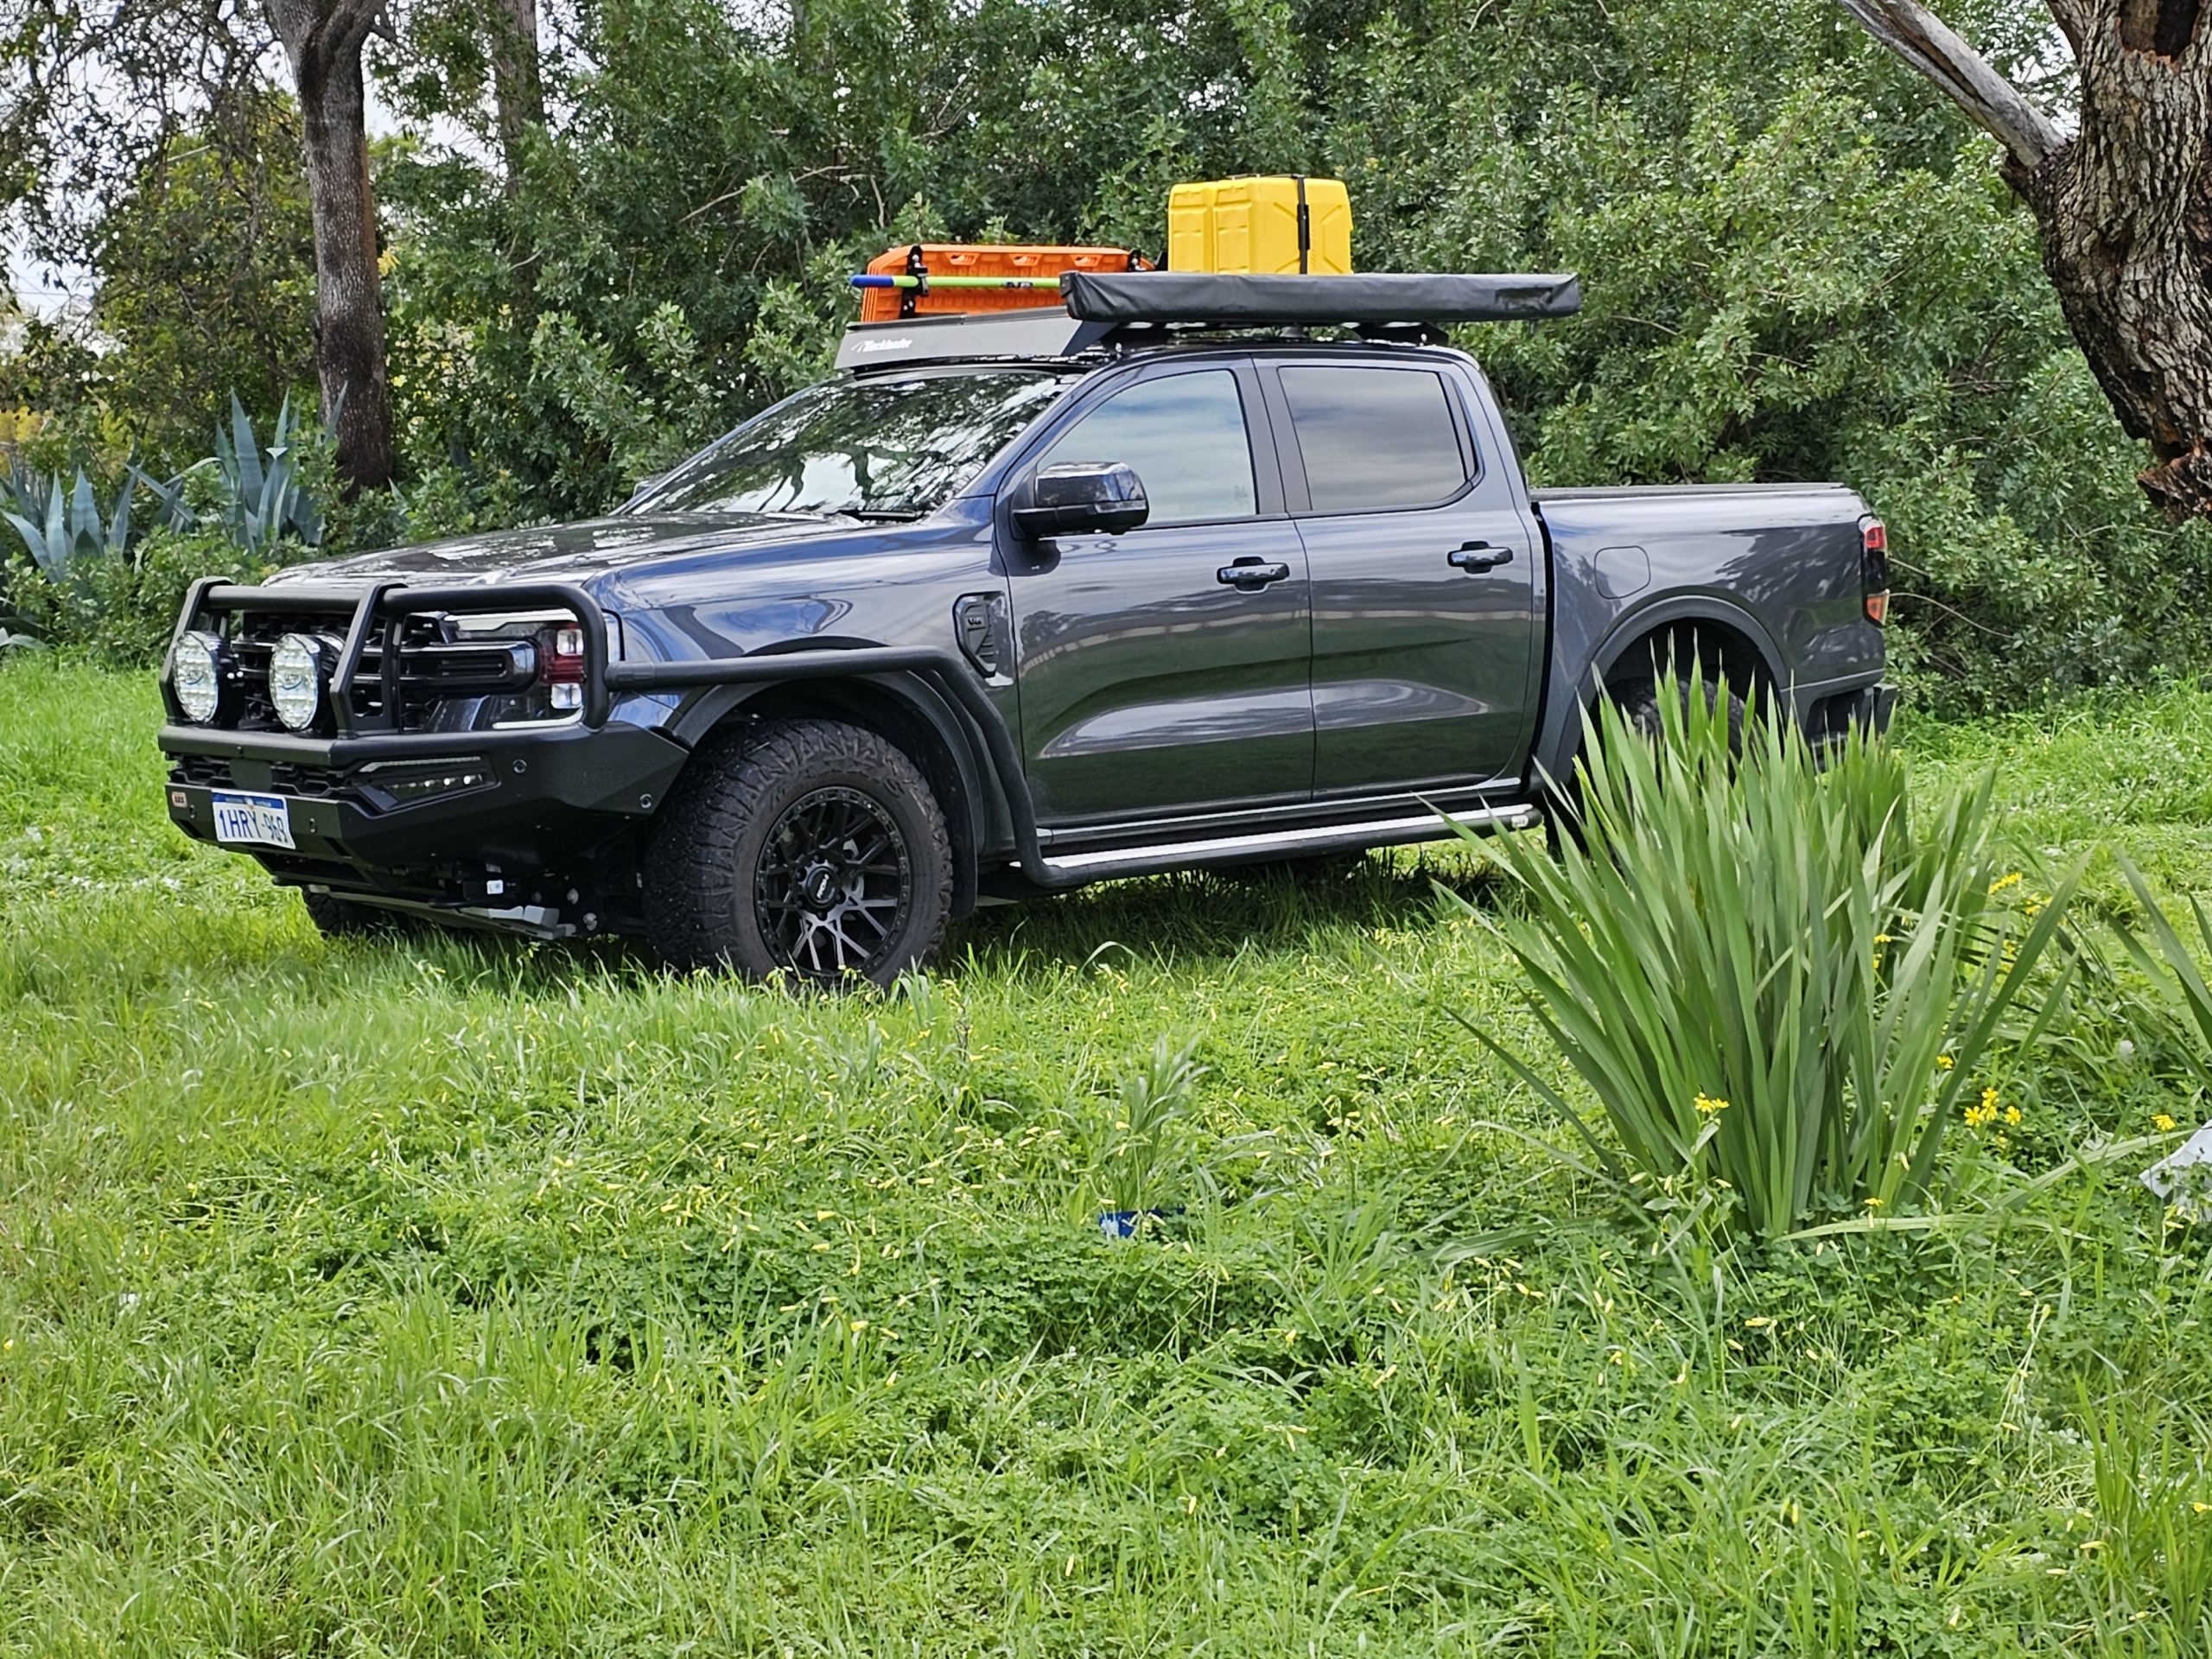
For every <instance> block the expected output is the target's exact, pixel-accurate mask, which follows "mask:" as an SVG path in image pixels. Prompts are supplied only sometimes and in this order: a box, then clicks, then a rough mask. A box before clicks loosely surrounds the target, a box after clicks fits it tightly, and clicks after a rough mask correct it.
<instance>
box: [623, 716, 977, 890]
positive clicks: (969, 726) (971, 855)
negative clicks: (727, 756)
mask: <svg viewBox="0 0 2212 1659" xmlns="http://www.w3.org/2000/svg"><path fill="white" fill-rule="evenodd" d="M794 697H797V698H802V699H804V704H805V706H807V707H809V708H811V709H817V710H827V711H829V712H833V713H836V712H842V713H845V714H848V715H850V716H851V717H852V718H853V720H854V721H855V722H857V723H860V724H863V725H871V726H873V727H874V728H877V729H883V728H889V729H887V730H885V735H886V736H888V737H890V738H892V739H893V741H901V742H902V746H903V747H915V746H914V745H913V744H912V741H910V740H911V739H912V738H914V737H917V736H918V737H920V738H921V739H922V745H921V747H924V748H925V753H923V754H920V755H918V756H917V757H916V759H917V760H918V761H919V762H920V764H921V766H922V769H923V772H924V774H925V776H926V777H928V779H930V782H931V786H932V788H933V789H934V791H935V792H936V793H937V794H938V797H939V802H938V804H939V805H940V806H941V807H942V808H943V810H944V818H945V831H946V836H947V838H948V839H949V840H950V842H951V843H952V859H953V878H952V913H953V914H954V915H955V916H965V915H967V914H968V913H969V912H971V911H973V910H974V909H975V907H976V896H977V892H978V882H979V878H980V871H981V868H982V863H983V860H984V855H985V854H986V853H987V852H988V851H991V850H995V849H1000V848H1004V847H1007V846H1010V845H1011V844H1012V842H1013V841H1014V834H1013V830H1012V828H1011V823H1012V815H1011V813H1010V811H1009V810H1008V807H1007V798H1006V792H1005V791H1004V789H1003V788H1002V787H1001V785H1000V783H999V779H998V776H997V770H996V768H995V766H992V764H991V761H990V756H989V752H988V747H986V745H985V744H984V742H983V740H982V735H981V734H979V733H977V732H976V729H975V726H974V722H973V721H972V720H971V719H970V718H969V716H968V715H966V714H965V712H964V711H963V710H962V709H959V708H958V706H957V705H956V704H955V703H954V702H952V701H951V700H950V698H948V697H947V696H945V695H944V692H943V691H942V690H939V689H938V687H937V686H936V685H934V684H932V683H931V680H930V679H929V677H926V676H925V675H924V674H919V673H914V672H893V673H882V674H855V675H854V676H851V677H830V678H819V677H808V678H804V679H800V678H796V677H795V678H792V679H788V680H784V679H764V680H758V681H753V682H749V683H739V684H731V685H703V686H701V687H699V688H698V689H697V690H695V691H693V692H691V693H690V695H688V696H685V697H684V698H683V701H682V702H681V703H680V704H679V705H678V706H677V709H676V711H675V714H674V715H673V717H672V718H671V720H670V721H668V723H667V724H666V725H665V726H664V727H663V728H662V730H663V731H664V732H665V733H666V734H667V735H668V736H670V737H671V738H673V739H675V740H676V741H677V742H679V743H681V744H682V745H683V747H685V748H686V749H696V747H698V746H699V745H700V744H701V743H702V742H703V741H706V739H707V738H708V737H709V735H710V734H712V733H713V732H714V731H715V729H716V728H718V727H720V726H721V725H722V724H723V723H724V722H725V721H728V720H729V719H730V718H731V716H733V715H738V714H740V713H741V712H743V711H745V710H746V709H748V708H754V707H757V706H759V705H763V704H768V705H774V704H778V703H785V702H787V701H788V700H790V699H791V698H794ZM887 716H888V717H887Z"/></svg>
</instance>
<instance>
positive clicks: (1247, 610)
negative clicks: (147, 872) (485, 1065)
mask: <svg viewBox="0 0 2212 1659" xmlns="http://www.w3.org/2000/svg"><path fill="white" fill-rule="evenodd" d="M1062 289H1063V291H1062V294H1061V296H1059V297H1060V302H1059V303H1058V304H1057V305H1053V306H1051V307H1048V308H1031V309H1027V310H1020V311H1008V310H1001V311H995V312H993V313H990V314H988V315H974V316H968V315H915V316H906V317H899V318H896V319H893V320H891V321H883V322H877V323H869V324H863V325H860V326H857V327H854V328H853V329H852V330H851V331H850V332H849V334H848V336H847V337H846V339H845V340H844V342H843V345H842V348H841V350H840V353H839V367H838V371H837V372H836V374H835V375H834V377H833V378H830V379H829V380H827V381H825V382H824V383H823V384H821V385H816V386H813V387H811V388H810V389H808V390H806V391H801V392H799V393H798V395H796V396H795V397H791V398H789V399H787V400H785V402H783V403H781V404H777V405H776V406H774V407H773V408H772V409H770V410H767V411H766V412H765V413H764V414H762V415H760V416H757V417H756V418H754V419H753V420H752V421H749V422H747V423H746V424H745V425H743V426H741V427H740V428H739V429H737V430H736V431H734V432H733V433H731V434H730V435H728V436H727V437H725V438H723V439H721V441H720V442H715V443H714V444H711V445H709V447H708V448H705V449H702V451H700V452H699V453H698V454H696V455H695V456H693V457H692V458H691V459H690V461H686V462H684V463H683V465H682V466H680V467H677V469H676V470H675V471H674V472H672V473H671V474H668V475H666V476H665V477H664V478H662V479H661V480H658V481H656V482H655V483H654V484H653V485H652V486H650V487H648V488H647V489H645V491H644V492H642V493H641V494H640V495H639V498H638V499H635V500H634V501H632V503H630V504H629V505H627V506H626V507H624V508H623V509H622V510H620V512H615V513H613V514H612V515H610V516H608V517H606V518H599V519H595V520H593V521H591V522H588V523H585V524H574V525H569V526H566V527H562V528H553V529H538V530H524V531H511V532H506V533H503V534H499V535H487V536H481V537H471V538H468V539H465V540H461V541H453V542H447V543H438V544H435V545H431V546H424V547H413V548H406V549H402V550H396V551H391V552H385V553H377V554H371V555H367V556H359V557H354V558H348V559H341V560H336V561H333V562H329V563H323V564H320V565H316V566H312V567H307V568H302V569H295V570H291V571H288V572H286V573H285V574H283V575H281V576H279V577H277V578H276V579H274V580H272V581H271V582H269V583H267V584H266V585H264V586H261V587H256V588H243V587H234V586H230V585H227V584H224V583H220V582H213V581H211V582H202V583H200V584H198V585H196V586H195V587H194V589H193V591H192V593H191V594H190V595H189V597H188V600H187V601H186V604H185V607H184V612H183V614H182V616H181V619H180V620H179V623H178V627H177V631H176V634H175V640H174V642H173V644H172V645H171V648H170V652H169V655H168V662H167V664H166V665H165V668H164V671H163V674H162V690H163V696H164V697H165V699H166V701H167V703H168V723H167V724H166V725H165V726H164V727H163V728H162V733H161V739H160V741H161V746H162V750H163V751H164V753H166V754H167V756H168V760H169V763H170V768H171V770H170V774H169V783H168V805H169V812H170V816H171V817H172V818H173V819H174V820H175V822H176V823H178V824H179V825H180V826H181V827H182V828H183V829H185V830H186V831H187V832H188V834H190V835H193V836H197V837H199V838H200V839H203V840H207V841H212V842H217V843H219V844H221V845H224V846H227V847H232V848H234V849H238V850H239V851H242V852H245V853H247V854H249V855H251V856H253V857H255V858H257V859H258V860H259V861H261V862H262V863H263V864H264V866H265V867H266V868H268V870H269V871H270V874H272V875H273V876H274V877H275V878H276V879H277V880H278V881H279V882H282V883H284V884H286V885H289V886H293V887H299V888H301V889H302V890H303V891H304V893H306V895H307V898H308V906H309V908H310V909H311V911H312V912H313V913H314V915H315V919H316V920H317V922H318V923H319V924H321V925H322V926H323V927H325V928H326V929H327V930H334V931H343V930H349V929H359V928H367V927H371V926H374V925H379V924H385V925H389V924H391V923H392V922H394V921H401V920H405V919H408V918H415V919H418V920H419V919H424V918H429V919H435V920H440V921H445V922H450V923H461V924H470V925H481V926H491V927H499V928H506V929H512V930H516V931H524V932H527V933H531V934H535V935H537V936H539V937H543V938H555V937H563V936H569V935H583V934H593V933H600V932H615V933H625V934H638V935H642V936H643V937H645V938H646V939H648V940H649V941H650V942H651V943H652V946H653V947H654V948H655V949H656V950H658V951H659V952H660V953H661V954H662V955H663V956H664V957H666V958H668V959H669V960H671V962H674V963H683V964H709V963H713V964H725V965H728V966H729V967H732V968H734V969H738V970H740V971H741V972H743V973H745V974H747V975H751V976H771V975H774V974H778V973H784V974H787V975H792V976H798V977H801V978H804V979H810V980H821V981H828V982H835V981H838V980H840V979H842V978H844V977H845V976H854V975H856V976H862V977H865V978H867V979H869V980H873V981H875V982H879V983H881V982H888V981H889V980H890V979H891V978H892V977H893V976H895V975H896V974H898V973H899V971H901V970H902V969H905V968H906V967H908V966H909V965H911V964H912V963H916V962H918V961H920V960H922V959H924V958H925V957H927V956H928V955H929V953H930V951H931V950H932V949H933V948H934V947H935V946H936V944H938V940H939V938H941V937H942V935H943V933H944V928H945V925H946V924H947V922H948V920H950V919H951V918H956V917H958V916H961V915H963V914H965V913H967V912H969V910H971V909H972V908H973V907H974V906H976V904H977V903H978V902H979V900H980V899H983V898H986V897H996V898H1001V899H1018V898H1022V897H1025V896H1029V895H1034V894H1038V893H1046V892H1051V891H1054V890H1058V889H1063V888H1068V887H1076V886H1078V885H1081V884H1083V883H1085V882H1090V881H1096V880H1105V879H1108V878H1110V877H1116V876H1124V875H1133V874H1140V873H1144V872H1150V871H1160V870H1169V869H1179V868H1192V867H1204V866H1211V865H1224V864H1234V863H1240V862H1249V861H1264V860H1269V859H1282V858H1288V857H1295V856H1300V855H1309V854H1316V853H1323V852H1330V851H1336V850H1340V849H1361V848H1369V847H1377V846H1385V845H1389V844H1393V843H1397V842H1408V841H1416V840H1422V839H1427V838H1429V837H1432V836H1437V835H1439V834H1441V833H1446V828H1445V825H1444V823H1443V820H1442V817H1440V815H1441V814H1448V815H1449V816H1450V817H1452V819H1455V820H1456V821H1458V822H1459V823H1464V824H1468V825H1471V826H1475V827H1478V828H1488V829H1511V828H1521V827H1526V826H1529V825H1531V824H1534V823H1537V822H1538V821H1539V820H1540V817H1541V811H1542V808H1543V804H1544V801H1545V798H1546V786H1547V780H1548V779H1555V778H1565V777H1567V776H1569V775H1571V766H1572V761H1573V753H1574V750H1575V745H1576V743H1577V741H1579V738H1580V732H1581V729H1582V714H1583V710H1584V709H1585V707H1586V704H1587V702H1588V700H1589V699H1590V698H1592V697H1593V696H1600V695H1605V696H1614V697H1616V698H1619V699H1622V700H1624V701H1629V700H1633V699H1634V698H1636V697H1637V696H1648V695H1649V685H1650V683H1651V681H1652V677H1653V673H1654V668H1655V664H1660V663H1663V662H1665V661H1668V660H1669V659H1674V660H1681V659H1682V658H1685V657H1687V656H1688V654H1690V653H1692V652H1694V653H1695V654H1696V656H1697V657H1698V658H1699V659H1700V661H1701V662H1702V663H1703V664H1705V666H1706V668H1707V671H1708V673H1709V674H1710V675H1711V676H1713V677H1717V678H1718V679H1719V680H1721V681H1723V682H1725V683H1726V684H1727V685H1728V686H1729V687H1730V688H1732V692H1733V693H1734V694H1736V695H1740V696H1746V697H1749V696H1752V695H1755V694H1759V695H1765V696H1770V697H1771V698H1772V699H1773V701H1774V702H1775V704H1776V706H1777V708H1778V709H1781V710H1782V711H1783V713H1784V714H1785V715H1786V716H1787V717H1789V718H1791V719H1794V720H1795V721H1797V722H1798V723H1799V724H1800V725H1801V726H1802V727H1803V728H1805V729H1806V730H1807V731H1808V733H1809V734H1812V735H1813V736H1815V738H1816V739H1818V738H1821V737H1825V736H1828V735H1832V734H1837V733H1840V732H1841V731H1843V730H1844V729H1846V728H1848V727H1849V726H1851V725H1852V724H1853V723H1870V724H1875V725H1878V724H1880V723H1882V722H1883V721H1885V720H1886V718H1887V715H1888V712H1889V701H1890V697H1889V693H1888V691H1887V690H1886V688H1885V686H1884V685H1883V683H1882V677H1883V668H1884V645H1883V634H1882V630H1881V627H1880V626H1879V622H1880V620H1881V615H1882V606H1883V601H1884V598H1885V592H1884V590H1885V588H1886V582H1887V578H1886V574H1885V562H1884V556H1883V550H1882V539H1881V527H1880V525H1879V524H1878V522H1877V521H1875V520H1874V519H1873V518H1872V516H1871V515H1870V514H1869V513H1868V512H1867V511H1866V506H1865V504H1864V503H1863V502H1861V501H1860V500H1859V498H1858V497H1857V496H1856V495H1854V494H1853V493H1851V492H1850V491H1849V490H1847V489H1845V488H1842V487H1840V486H1833V485H1813V486H1764V487H1760V486H1743V487H1711V488H1708V487H1700V486H1685V487H1668V488H1652V489H1582V490H1573V489H1570V490H1544V491H1532V490H1531V489H1530V488H1529V485H1528V484H1527V482H1526V480H1524V479H1523V477H1522V471H1521V467H1520V464H1519V461H1518V460H1517V458H1516V454H1515V451H1514V447H1513V442H1512V440H1511V437H1510V435H1509V434H1508V432H1507V430H1506V428H1505V425H1504V423H1503V418H1502V416H1501V414H1500V412H1499V409H1498V406H1497V400H1496V399H1495V398H1494V397H1492V395H1491V390H1490V387H1489V385H1488V384H1487V382H1486V381H1485V379H1484V376H1483V374H1482V372H1481V370H1480V369H1479V368H1478V366H1477V365H1476V363H1475V361H1474V360H1473V359H1471V358H1470V357H1468V356H1466V355H1465V354H1464V353H1460V352H1458V351H1455V350H1452V349H1449V348H1448V347H1447V346H1446V345H1444V344H1443V334H1442V327H1443V325H1446V324H1449V323H1453V322H1460V321H1480V320H1496V319H1502V318H1513V317H1531V316H1541V315H1561V314H1564V313H1565V312H1567V311H1569V310H1572V309H1573V306H1574V304H1575V303H1576V298H1577V296H1576V293H1575V285H1574V283H1573V279H1572V278H1571V277H1376V276H1352V275H1332V276H1321V277H1296V276H1292V277H1243V276H1220V275H1211V274H1192V273H1178V272H1153V271H1128V272H1090V271H1077V272H1073V273H1071V274H1070V275H1068V276H1067V277H1064V278H1063V279H1062ZM1323 335H1328V336H1333V337H1330V338H1324V337H1319V336H1323Z"/></svg>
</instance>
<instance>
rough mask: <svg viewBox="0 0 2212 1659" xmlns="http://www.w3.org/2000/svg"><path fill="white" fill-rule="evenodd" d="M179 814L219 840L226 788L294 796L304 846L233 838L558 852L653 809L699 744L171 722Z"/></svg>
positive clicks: (336, 855) (389, 858) (611, 729)
mask: <svg viewBox="0 0 2212 1659" xmlns="http://www.w3.org/2000/svg"><path fill="white" fill-rule="evenodd" d="M161 747H162V753H165V754H166V755H168V758H169V764H170V780H169V782H168V785H167V794H168V810H169V818H170V820H171V822H173V823H175V824H176V825H177V827H178V828H179V829H182V830H183V831H184V832H185V833H186V834H187V835H188V836H194V837H196V838H197V839H199V840H201V841H208V842H212V841H213V840H214V839H215V822H214V812H213V806H212V804H211V800H212V798H213V795H214V794H215V793H216V792H218V791H232V790H235V791H246V792H250V793H254V794H270V795H281V796H283V798H285V800H286V802H287V803H288V804H289V809H290V814H291V827H292V838H293V840H294V841H295V842H297V843H298V846H297V850H296V852H295V853H292V854H286V853H284V852H283V849H270V848H262V847H256V846H243V845H233V847H232V850H236V851H239V852H253V853H260V854H264V855H270V856H272V857H276V858H297V859H301V860H306V861H313V862H317V863H331V864H345V865H351V866H354V867H356V868H361V869H364V870H402V869H417V868H424V867H426V866H435V865H439V864H442V863H446V862H450V861H457V860H458V861H479V860H481V859H483V858H485V857H486V855H505V856H506V857H508V858H511V859H520V860H522V861H526V862H530V863H535V864H539V865H548V864H551V863H555V862H557V861H559V860H560V859H561V858H563V857H565V856H567V855H569V854H571V853H573V852H575V851H577V850H580V849H582V848H584V847H587V846H588V845H589V844H590V843H591V842H594V841H597V840H600V839H601V838H603V837H604V836H606V835H607V833H608V832H609V831H610V830H611V829H616V828H619V827H620V820H622V819H624V818H643V817H648V816H650V815H651V814H652V810H653V809H654V807H655V806H656V805H657V804H658V803H659V801H660V800H661V799H662V798H663V797H664V796H665V795H666V793H667V791H668V789H669V786H670V785H671V784H672V783H673V782H674V781H675V779H676V775H677V772H679V771H680V770H681V769H682V767H683V761H684V759H685V756H686V753H687V752H686V751H685V750H684V748H683V747H682V746H681V745H680V744H678V743H677V742H675V741H672V740H671V739H669V738H666V737H664V736H662V735H661V734H659V733H658V732H653V731H648V730H646V729H645V728H642V727H636V726H628V725H623V724H620V723H619V722H618V723H613V724H609V725H607V726H603V727H600V728H589V727H585V726H582V725H580V724H579V725H575V726H569V727H564V728H556V729H551V730H548V729H543V728H539V729H536V730H518V731H505V732H455V733H450V734H448V733H438V734H405V735H399V734H393V735H388V736H380V737H360V738H335V739H318V738H304V737H288V736H278V735H276V734H269V733H242V732H225V731H217V730H212V729H210V728H205V727H198V726H180V725H170V726H165V727H163V728H162V734H161Z"/></svg>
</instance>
